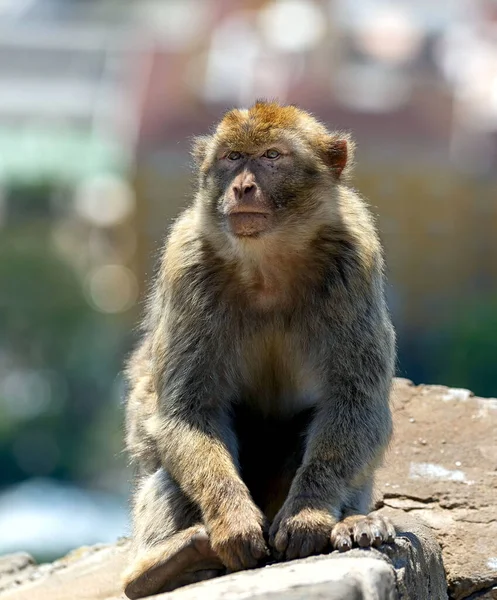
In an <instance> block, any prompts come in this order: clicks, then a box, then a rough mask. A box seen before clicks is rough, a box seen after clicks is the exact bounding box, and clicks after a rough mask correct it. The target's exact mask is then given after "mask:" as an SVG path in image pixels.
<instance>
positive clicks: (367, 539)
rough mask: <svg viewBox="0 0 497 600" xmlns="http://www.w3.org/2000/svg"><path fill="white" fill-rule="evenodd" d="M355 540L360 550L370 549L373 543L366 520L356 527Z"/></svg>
mask: <svg viewBox="0 0 497 600" xmlns="http://www.w3.org/2000/svg"><path fill="white" fill-rule="evenodd" d="M353 537H354V540H355V541H356V543H357V545H358V546H359V547H360V548H368V547H369V546H371V545H372V543H373V535H372V533H371V528H370V525H369V523H368V521H367V520H366V519H364V520H362V521H359V522H358V523H356V524H355V525H354V536H353Z"/></svg>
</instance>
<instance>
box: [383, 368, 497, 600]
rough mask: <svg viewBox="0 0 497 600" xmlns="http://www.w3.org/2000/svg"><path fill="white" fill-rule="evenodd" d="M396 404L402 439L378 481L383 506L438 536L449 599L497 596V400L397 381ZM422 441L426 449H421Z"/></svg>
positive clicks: (398, 434)
mask: <svg viewBox="0 0 497 600" xmlns="http://www.w3.org/2000/svg"><path fill="white" fill-rule="evenodd" d="M392 401H393V410H394V423H395V425H394V427H395V435H394V440H393V443H392V447H391V450H390V452H389V454H388V456H387V459H386V461H385V464H384V466H383V467H382V469H380V471H379V473H378V477H377V486H378V490H379V492H380V494H381V493H382V492H383V493H385V496H384V499H383V501H380V502H379V505H381V504H383V503H384V505H385V506H391V507H394V508H401V509H403V510H405V511H408V512H409V514H410V515H412V516H415V517H416V518H418V519H420V520H422V521H423V522H424V523H426V524H427V525H429V526H430V527H432V528H433V530H434V532H435V535H436V536H437V538H438V540H439V542H440V544H441V546H442V555H443V560H444V565H445V570H446V573H447V580H448V588H449V595H450V598H452V599H453V600H462V599H463V598H473V597H474V598H476V597H477V596H476V595H475V596H474V594H478V593H480V592H482V593H485V594H487V593H490V594H491V593H494V591H493V590H492V588H495V587H497V400H495V399H493V398H489V399H484V398H478V397H477V396H474V395H473V394H472V393H471V392H469V391H468V390H460V389H458V390H454V389H450V388H447V387H444V386H425V385H420V386H414V385H413V384H412V383H411V382H410V381H408V380H405V379H397V380H396V382H395V385H394V389H393V392H392ZM420 438H421V439H423V440H426V442H427V443H426V445H420V444H416V442H418V441H419V439H420ZM442 446H443V450H444V453H443V454H440V452H439V450H440V448H441V447H442ZM414 449H415V450H416V451H417V453H416V454H415V453H414V452H413V450H414ZM387 484H388V485H387ZM494 561H495V562H494ZM478 597H480V596H478ZM488 597H492V596H488Z"/></svg>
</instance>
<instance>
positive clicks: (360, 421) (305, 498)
mask: <svg viewBox="0 0 497 600" xmlns="http://www.w3.org/2000/svg"><path fill="white" fill-rule="evenodd" d="M368 329H369V331H368ZM375 329H376V331H375ZM356 332H357V333H356ZM329 334H330V337H329V339H330V340H332V341H331V342H330V343H331V344H333V346H334V348H329V351H328V353H327V354H328V356H329V357H330V360H329V361H328V362H326V361H325V364H326V367H325V368H327V375H326V376H325V377H326V381H327V386H326V389H325V390H323V391H324V392H325V393H324V394H323V397H322V398H321V402H320V404H319V406H318V408H317V411H316V416H315V419H314V420H313V422H312V424H311V427H310V429H309V432H308V436H307V442H306V450H305V454H304V458H303V462H302V465H301V467H300V468H299V469H298V471H297V473H296V475H295V478H294V480H293V482H292V486H291V488H290V492H289V494H288V497H287V500H286V501H285V504H284V505H283V507H282V509H281V511H280V513H279V514H278V515H277V517H276V520H275V522H274V523H273V525H272V528H271V532H270V533H271V537H270V541H271V543H272V545H273V546H274V547H275V548H276V550H277V551H278V552H281V553H284V554H285V556H286V558H296V557H298V556H306V555H308V554H310V553H312V552H319V551H322V550H324V549H325V548H326V546H327V545H328V544H329V534H330V530H331V529H332V528H333V525H334V524H335V523H336V521H337V520H339V519H340V517H341V511H342V508H343V507H344V505H345V504H346V503H347V501H348V499H349V497H350V496H351V495H352V494H353V493H354V492H357V491H358V490H361V487H362V486H365V485H367V484H368V482H369V481H370V480H371V476H372V473H373V471H374V469H375V467H376V466H377V465H378V463H379V461H380V460H381V458H382V455H383V452H384V450H385V448H386V445H387V444H388V441H389V439H390V435H391V415H390V409H389V400H388V397H389V388H390V382H391V377H392V368H393V333H392V331H391V329H390V325H389V322H388V320H386V321H385V322H384V323H383V322H381V321H380V322H379V325H378V327H377V328H371V327H370V326H368V327H367V328H366V327H365V326H364V324H361V325H360V326H352V327H351V328H350V329H348V330H347V331H344V332H343V336H342V335H340V334H339V333H338V332H337V331H336V330H335V331H334V332H329Z"/></svg>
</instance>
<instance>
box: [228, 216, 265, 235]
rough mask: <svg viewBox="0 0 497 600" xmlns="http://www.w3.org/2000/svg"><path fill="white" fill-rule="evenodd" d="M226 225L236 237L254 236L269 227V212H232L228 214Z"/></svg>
mask: <svg viewBox="0 0 497 600" xmlns="http://www.w3.org/2000/svg"><path fill="white" fill-rule="evenodd" d="M228 226H229V229H230V231H231V233H232V234H233V235H235V236H237V237H256V236H258V235H260V234H261V233H264V232H265V231H268V230H269V229H271V214H270V213H262V212H233V213H231V214H229V215H228Z"/></svg>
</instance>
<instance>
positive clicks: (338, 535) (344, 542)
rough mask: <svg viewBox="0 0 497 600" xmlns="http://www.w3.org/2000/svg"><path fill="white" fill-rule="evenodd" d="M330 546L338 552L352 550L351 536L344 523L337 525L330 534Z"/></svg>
mask: <svg viewBox="0 0 497 600" xmlns="http://www.w3.org/2000/svg"><path fill="white" fill-rule="evenodd" d="M331 545H332V547H333V548H336V549H337V550H338V551H339V552H347V551H348V550H351V548H352V534H351V531H350V528H349V527H348V526H347V525H346V524H345V523H337V524H336V525H335V527H334V528H333V531H332V532H331Z"/></svg>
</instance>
